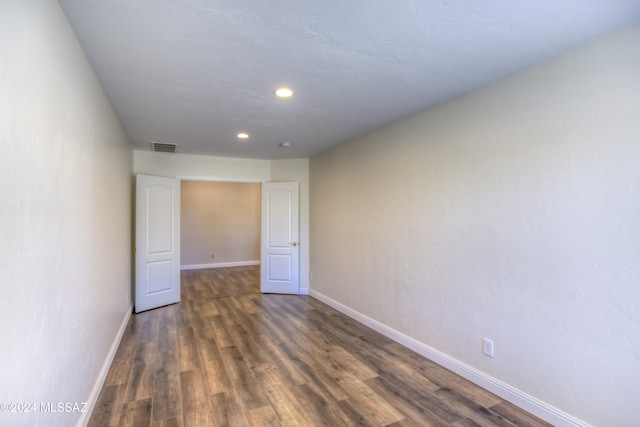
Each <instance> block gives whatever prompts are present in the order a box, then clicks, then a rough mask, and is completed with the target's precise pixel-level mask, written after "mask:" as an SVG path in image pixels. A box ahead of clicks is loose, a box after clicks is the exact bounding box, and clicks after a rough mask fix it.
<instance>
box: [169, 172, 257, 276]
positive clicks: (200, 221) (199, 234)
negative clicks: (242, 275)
mask: <svg viewBox="0 0 640 427" xmlns="http://www.w3.org/2000/svg"><path fill="white" fill-rule="evenodd" d="M180 199H181V202H180V209H181V225H180V231H181V234H180V249H181V265H183V266H185V265H198V264H211V263H226V262H240V261H256V260H259V259H260V184H258V183H243V182H211V181H182V183H181V196H180ZM212 253H214V254H215V258H213V259H212V258H211V254H212Z"/></svg>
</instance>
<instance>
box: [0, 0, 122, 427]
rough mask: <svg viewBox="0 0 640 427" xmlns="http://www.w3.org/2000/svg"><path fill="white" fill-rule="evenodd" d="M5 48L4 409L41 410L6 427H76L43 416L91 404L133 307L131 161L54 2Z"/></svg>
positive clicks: (1, 217) (26, 10)
mask: <svg viewBox="0 0 640 427" xmlns="http://www.w3.org/2000/svg"><path fill="white" fill-rule="evenodd" d="M0 40H1V41H0V146H1V147H2V154H0V178H1V179H0V195H1V196H0V197H1V201H0V271H1V272H2V279H1V280H0V325H2V327H1V328H0V343H1V346H2V350H1V351H0V384H1V385H0V402H4V403H7V402H8V403H10V402H19V403H33V404H35V405H36V406H35V408H30V409H35V410H36V412H32V413H6V412H4V411H3V412H0V425H7V426H9V425H46V426H70V425H74V424H75V423H76V422H77V421H78V420H79V419H80V417H81V416H86V415H88V414H82V413H79V412H62V413H51V412H43V411H41V408H40V404H41V403H44V404H45V405H46V404H47V403H51V404H53V405H54V406H53V407H54V408H55V405H56V404H57V403H58V402H63V403H66V402H70V403H82V402H87V400H88V399H89V397H90V395H91V392H92V388H93V387H94V384H95V383H96V380H97V379H98V377H99V375H100V371H101V369H102V368H103V365H104V363H105V360H106V358H107V355H108V353H109V351H110V348H111V346H112V344H113V342H114V340H115V338H116V335H117V331H118V328H119V327H120V325H121V323H122V322H123V320H124V319H125V318H126V316H127V313H128V310H129V309H130V307H131V183H132V181H131V176H132V161H131V150H130V148H129V145H128V142H127V140H126V138H125V136H124V134H123V132H122V130H121V128H120V125H119V123H118V121H117V119H116V118H115V116H114V114H113V112H112V110H111V108H110V106H109V103H108V101H107V99H106V97H105V96H104V94H103V92H102V90H101V88H100V85H99V84H98V82H97V80H96V78H95V76H94V73H93V71H92V69H91V67H90V66H89V64H88V62H87V61H86V59H85V57H84V54H83V52H82V50H81V49H80V47H79V45H78V44H77V41H76V38H75V36H74V34H73V32H72V30H71V29H70V27H69V26H68V24H67V21H66V18H65V17H64V15H63V13H62V11H61V9H60V7H59V5H58V2H56V1H50V0H30V1H15V2H9V1H4V2H1V3H0ZM72 409H73V408H72ZM78 409H81V408H78Z"/></svg>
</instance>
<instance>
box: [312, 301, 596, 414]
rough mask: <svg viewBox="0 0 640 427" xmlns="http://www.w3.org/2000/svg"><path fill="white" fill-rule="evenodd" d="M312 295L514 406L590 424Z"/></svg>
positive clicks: (367, 318) (372, 320)
mask: <svg viewBox="0 0 640 427" xmlns="http://www.w3.org/2000/svg"><path fill="white" fill-rule="evenodd" d="M310 295H311V296H312V297H313V298H316V299H318V300H320V301H322V302H323V303H325V304H327V305H328V306H330V307H333V308H335V309H336V310H338V311H339V312H341V313H343V314H346V315H347V316H349V317H351V318H352V319H354V320H357V321H358V322H360V323H362V324H364V325H366V326H368V327H370V328H371V329H374V330H375V331H377V332H380V333H381V334H383V335H385V336H386V337H388V338H390V339H392V340H394V341H396V342H397V343H399V344H402V345H403V346H405V347H407V348H409V349H411V350H413V351H415V352H416V353H418V354H420V355H422V356H424V357H426V358H427V359H430V360H432V361H434V362H436V363H437V364H439V365H441V366H444V367H445V368H447V369H449V370H451V371H453V372H455V373H456V374H458V375H460V376H462V377H464V378H465V379H467V380H469V381H471V382H473V383H475V384H477V385H479V386H480V387H483V388H485V389H486V390H489V391H490V392H492V393H494V394H496V395H498V396H500V397H501V398H503V399H505V400H507V401H509V402H511V403H513V404H514V405H516V406H518V407H520V408H522V409H524V410H525V411H528V412H530V413H531V414H534V415H536V416H537V417H539V418H542V419H543V420H545V421H547V422H549V423H551V424H553V425H555V426H558V427H576V426H578V427H590V425H589V424H587V423H585V422H584V421H582V420H579V419H577V418H575V417H573V416H571V415H569V414H567V413H565V412H563V411H561V410H559V409H558V408H555V407H553V406H551V405H549V404H547V403H545V402H543V401H541V400H539V399H536V398H535V397H533V396H530V395H528V394H526V393H524V392H522V391H520V390H518V389H517V388H515V387H512V386H510V385H509V384H506V383H503V382H502V381H500V380H498V379H496V378H493V377H491V376H489V375H487V374H485V373H484V372H482V371H479V370H477V369H475V368H473V367H471V366H469V365H467V364H466V363H463V362H461V361H459V360H457V359H454V358H453V357H451V356H448V355H447V354H444V353H442V352H441V351H438V350H436V349H435V348H433V347H430V346H428V345H426V344H424V343H422V342H420V341H417V340H416V339H414V338H411V337H410V336H408V335H405V334H403V333H402V332H399V331H397V330H395V329H393V328H391V327H389V326H387V325H385V324H383V323H380V322H378V321H377V320H375V319H372V318H370V317H368V316H366V315H364V314H362V313H360V312H358V311H356V310H354V309H352V308H350V307H347V306H346V305H344V304H341V303H339V302H338V301H335V300H333V299H331V298H329V297H327V296H326V295H323V294H321V293H320V292H317V291H314V290H313V289H311V291H310Z"/></svg>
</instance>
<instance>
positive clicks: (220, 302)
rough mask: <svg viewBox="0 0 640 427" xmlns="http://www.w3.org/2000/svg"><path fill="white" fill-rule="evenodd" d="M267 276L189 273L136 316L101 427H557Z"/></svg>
mask: <svg viewBox="0 0 640 427" xmlns="http://www.w3.org/2000/svg"><path fill="white" fill-rule="evenodd" d="M258 283H259V267H233V268H219V269H208V270H191V271H184V272H182V303H180V304H175V305H172V306H168V307H163V308H158V309H155V310H151V311H148V312H144V313H140V314H137V315H134V316H132V318H131V321H130V323H129V325H128V326H127V330H126V332H125V335H124V337H123V339H122V342H121V344H120V347H119V349H118V352H117V354H116V357H115V359H114V361H113V364H112V366H111V369H110V371H109V374H108V376H107V379H106V381H105V384H104V387H103V389H102V392H101V394H100V397H99V398H98V402H97V403H96V407H95V409H94V411H93V414H92V416H91V419H90V421H89V425H90V426H134V427H141V426H145V427H146V426H150V427H151V426H153V427H160V426H182V427H190V426H198V427H201V426H343V425H344V426H394V427H405V426H456V427H471V426H511V427H512V426H529V427H533V426H549V425H550V424H547V423H545V422H543V421H541V420H539V419H537V418H535V417H533V416H532V415H530V414H528V413H526V412H524V411H522V410H520V409H518V408H517V407H515V406H513V405H511V404H510V403H508V402H505V401H503V400H502V399H500V398H498V397H496V396H495V395H493V394H491V393H489V392H487V391H485V390H483V389H482V388H480V387H477V386H475V385H474V384H472V383H470V382H468V381H466V380H464V379H463V378H461V377H459V376H457V375H455V374H453V373H452V372H450V371H448V370H446V369H444V368H441V367H439V366H438V365H436V364H435V363H433V362H431V361H429V360H427V359H425V358H423V357H421V356H420V355H418V354H416V353H414V352H412V351H411V350H408V349H406V348H404V347H402V346H400V345H399V344H397V343H395V342H393V341H391V340H389V339H388V338H386V337H384V336H383V335H380V334H378V333H377V332H375V331H373V330H371V329H369V328H367V327H365V326H363V325H361V324H359V323H357V322H356V321H354V320H352V319H350V318H348V317H346V316H344V315H343V314H341V313H339V312H337V311H335V310H333V309H332V308H330V307H328V306H326V305H324V304H323V303H321V302H319V301H317V300H314V299H313V298H310V297H305V296H290V295H261V294H260V293H259V284H258Z"/></svg>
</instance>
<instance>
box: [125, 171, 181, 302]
mask: <svg viewBox="0 0 640 427" xmlns="http://www.w3.org/2000/svg"><path fill="white" fill-rule="evenodd" d="M179 301H180V180H178V179H174V178H165V177H158V176H149V175H138V176H137V177H136V301H135V311H136V313H138V312H140V311H144V310H150V309H152V308H156V307H161V306H164V305H168V304H173V303H176V302H179Z"/></svg>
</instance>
